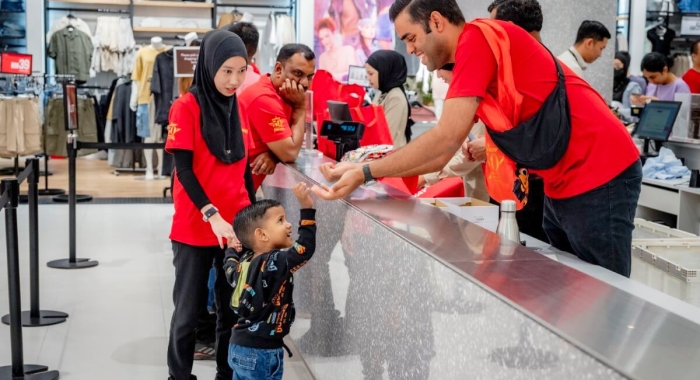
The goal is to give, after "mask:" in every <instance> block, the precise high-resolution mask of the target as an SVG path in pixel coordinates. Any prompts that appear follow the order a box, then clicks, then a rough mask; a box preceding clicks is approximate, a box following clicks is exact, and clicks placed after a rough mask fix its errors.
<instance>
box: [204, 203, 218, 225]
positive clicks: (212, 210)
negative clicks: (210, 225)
mask: <svg viewBox="0 0 700 380" xmlns="http://www.w3.org/2000/svg"><path fill="white" fill-rule="evenodd" d="M217 212H219V209H217V208H216V207H214V206H211V207H209V208H208V209H207V211H204V221H205V222H208V221H209V219H211V217H212V216H214V215H215V214H216V213H217Z"/></svg>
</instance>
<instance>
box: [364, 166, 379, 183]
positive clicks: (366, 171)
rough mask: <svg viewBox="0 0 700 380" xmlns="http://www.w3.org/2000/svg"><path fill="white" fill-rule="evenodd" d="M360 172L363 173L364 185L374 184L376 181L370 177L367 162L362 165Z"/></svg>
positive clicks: (370, 173)
mask: <svg viewBox="0 0 700 380" xmlns="http://www.w3.org/2000/svg"><path fill="white" fill-rule="evenodd" d="M362 173H364V175H365V185H374V184H375V183H376V182H377V181H376V179H375V178H374V177H372V172H371V171H370V170H369V164H364V165H362Z"/></svg>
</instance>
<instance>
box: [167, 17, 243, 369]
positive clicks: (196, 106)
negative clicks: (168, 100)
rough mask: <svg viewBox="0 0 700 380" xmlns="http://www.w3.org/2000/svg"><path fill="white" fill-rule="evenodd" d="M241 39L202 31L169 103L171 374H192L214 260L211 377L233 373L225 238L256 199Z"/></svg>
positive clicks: (231, 242) (232, 243)
mask: <svg viewBox="0 0 700 380" xmlns="http://www.w3.org/2000/svg"><path fill="white" fill-rule="evenodd" d="M247 59H248V54H247V52H246V50H245V45H244V44H243V41H241V39H240V38H239V37H238V36H236V35H235V34H233V33H231V32H229V31H225V30H213V31H210V32H208V33H207V34H206V35H204V39H203V40H202V47H201V50H200V53H199V59H198V61H197V68H196V70H195V73H194V85H193V86H192V88H190V91H189V92H188V93H187V94H185V95H183V96H182V97H180V98H179V99H177V100H176V101H175V102H174V103H173V105H172V107H171V109H170V117H169V121H170V125H169V127H168V137H167V139H166V146H165V148H166V150H167V151H168V152H170V153H171V154H173V156H174V157H175V170H176V176H175V182H174V185H173V203H174V206H175V214H174V215H173V221H172V228H171V232H170V240H171V241H172V248H173V254H174V258H173V265H174V267H175V284H174V285H173V302H174V304H175V310H174V311H173V315H172V321H171V324H170V339H169V343H168V354H167V358H168V360H167V361H168V369H169V372H170V376H169V379H170V380H191V379H192V378H194V376H192V364H193V360H194V350H195V329H196V328H197V323H198V321H197V317H198V316H199V314H200V312H201V310H202V306H203V305H206V302H207V279H208V277H209V271H210V269H211V268H212V262H213V263H214V267H215V268H216V271H217V276H216V285H215V290H214V299H215V303H216V313H217V328H216V333H217V339H216V341H217V343H218V346H217V348H216V355H217V358H216V359H217V360H216V363H217V366H216V367H217V368H216V369H217V376H216V379H217V380H228V379H231V378H232V377H233V373H232V371H231V368H230V367H229V364H228V341H229V339H230V337H231V326H232V325H233V324H235V323H236V317H235V314H234V313H233V311H232V310H231V308H229V307H228V305H229V303H230V300H231V295H232V293H233V291H232V289H231V287H230V286H229V285H228V283H226V276H225V274H224V271H223V260H224V245H228V246H229V247H233V248H235V249H238V250H241V249H242V247H241V245H240V242H239V241H238V239H237V238H236V235H235V234H234V232H233V226H232V222H233V218H234V216H235V215H236V214H237V213H238V212H239V211H240V210H242V209H243V208H244V207H246V206H248V205H250V204H251V203H252V201H254V200H255V194H254V192H253V191H252V185H253V183H252V176H251V170H250V167H249V166H248V159H247V158H248V157H247V156H248V146H249V142H250V137H249V134H248V128H246V127H245V123H244V122H243V121H242V120H241V118H240V116H239V112H238V103H237V102H236V96H235V94H236V89H237V88H238V86H239V85H240V84H241V83H243V80H244V79H245V74H246V69H247V65H248V62H247Z"/></svg>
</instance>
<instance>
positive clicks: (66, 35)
mask: <svg viewBox="0 0 700 380" xmlns="http://www.w3.org/2000/svg"><path fill="white" fill-rule="evenodd" d="M92 52H93V46H92V41H91V38H90V36H89V35H87V34H85V33H83V32H81V31H80V30H78V29H77V28H74V27H72V26H68V27H66V28H64V29H63V30H61V31H59V32H56V33H54V34H53V35H52V36H51V41H50V42H49V48H48V52H47V54H48V55H49V57H51V58H53V59H55V60H56V74H61V75H75V80H76V81H79V82H87V81H88V80H89V79H90V63H91V62H92Z"/></svg>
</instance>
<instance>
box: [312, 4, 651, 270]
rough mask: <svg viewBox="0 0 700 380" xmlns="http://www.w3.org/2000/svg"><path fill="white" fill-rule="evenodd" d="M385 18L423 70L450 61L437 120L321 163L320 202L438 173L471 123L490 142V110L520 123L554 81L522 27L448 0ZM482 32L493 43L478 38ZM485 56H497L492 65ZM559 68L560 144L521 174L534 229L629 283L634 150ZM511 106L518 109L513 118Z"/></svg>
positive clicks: (586, 91) (397, 7) (594, 100)
mask: <svg viewBox="0 0 700 380" xmlns="http://www.w3.org/2000/svg"><path fill="white" fill-rule="evenodd" d="M390 15H391V18H392V20H393V21H394V25H395V28H396V32H397V34H398V36H399V37H400V38H401V39H402V40H404V41H405V42H406V46H407V50H408V52H409V53H410V54H414V55H416V56H418V57H420V58H421V61H422V63H423V64H425V65H426V66H427V67H428V69H429V70H430V71H433V70H436V69H438V68H440V67H442V66H443V65H444V64H446V63H449V62H454V63H455V67H454V73H453V82H452V85H451V86H450V90H449V92H448V96H447V100H446V102H445V112H444V115H443V117H442V118H441V119H440V121H439V122H438V124H437V126H436V127H435V128H433V129H431V130H429V131H428V132H426V133H424V134H423V135H421V136H420V137H418V138H417V139H416V140H414V141H412V142H411V143H409V144H408V145H406V146H405V147H403V148H401V149H399V150H397V151H396V152H395V153H393V154H391V155H389V156H387V157H385V158H383V159H381V160H377V161H372V162H371V163H368V164H362V163H361V164H351V163H339V164H324V165H322V166H321V168H320V169H321V171H322V172H323V174H324V176H325V177H326V179H328V180H329V181H334V180H338V182H337V183H335V184H334V185H333V186H332V187H330V188H329V187H326V186H322V187H314V189H313V190H314V192H315V193H316V194H317V195H319V196H320V197H322V198H324V199H329V200H330V199H340V198H345V197H347V196H348V195H350V193H352V192H353V191H354V190H355V189H357V188H358V187H359V186H360V185H362V184H363V183H366V182H369V181H372V180H373V179H375V178H382V177H403V176H412V175H420V174H425V173H430V172H433V171H437V170H440V169H441V168H443V167H444V165H445V164H446V163H447V162H448V161H449V160H450V159H451V158H452V156H453V155H454V153H455V152H456V151H457V149H459V148H460V146H461V145H462V142H463V141H464V140H465V139H466V137H467V135H468V133H469V131H470V130H471V128H472V126H473V124H474V119H475V116H479V118H481V119H484V120H485V121H486V125H487V126H489V127H488V128H487V131H488V133H489V135H490V136H491V137H492V138H493V135H494V133H493V130H492V129H493V123H489V122H488V120H489V119H497V118H495V117H494V110H495V112H496V113H497V114H498V115H499V116H502V117H504V118H505V119H504V118H501V119H500V120H506V121H507V122H508V123H510V124H512V125H515V126H517V125H520V124H521V123H523V122H524V121H528V120H529V119H530V118H531V117H532V116H534V115H535V114H536V113H538V111H539V110H540V108H541V107H542V105H543V104H544V102H545V100H546V99H547V98H548V97H549V96H550V94H552V92H553V91H554V90H555V89H556V88H557V84H558V83H559V79H558V74H557V65H556V64H555V62H557V61H555V58H554V57H553V56H552V54H551V53H550V52H549V51H548V50H547V49H545V48H544V47H543V46H542V45H541V44H540V43H539V42H538V41H537V40H535V39H534V38H533V37H532V36H530V35H529V34H528V33H527V32H526V31H525V30H523V29H522V28H520V27H518V26H515V25H514V24H512V23H509V22H503V21H486V20H476V21H473V22H471V23H466V22H465V20H464V16H463V15H462V13H461V11H460V9H459V7H458V5H457V3H456V1H455V0H397V1H396V2H395V3H394V5H393V6H392V8H391V11H390ZM482 30H487V31H492V32H493V33H490V35H491V36H494V35H495V36H500V39H499V38H494V37H490V38H487V36H486V35H485V34H484V32H482ZM494 51H497V52H499V53H500V54H498V57H499V58H498V59H497V58H496V55H495V54H494ZM508 58H510V60H511V61H512V63H513V64H512V65H510V66H511V67H512V75H513V81H514V86H511V88H513V87H514V88H517V89H518V90H517V91H515V90H512V91H513V92H516V93H510V94H508V95H509V99H506V100H510V102H507V101H504V100H503V99H504V98H508V97H505V96H501V97H498V89H499V88H502V86H506V85H507V82H502V80H501V79H499V78H502V77H506V76H505V75H507V74H504V73H503V72H500V73H499V67H505V66H507V65H501V64H502V63H503V62H504V61H505V60H506V59H508ZM559 66H560V67H562V69H563V71H564V74H565V91H566V96H567V98H568V105H569V107H568V108H569V114H570V121H571V123H570V138H569V141H568V144H567V142H566V141H564V144H562V145H563V146H566V150H565V151H563V156H562V157H561V158H560V159H558V161H556V164H555V165H554V166H553V167H551V168H548V169H544V170H532V171H531V172H532V173H534V174H537V175H539V176H540V177H542V178H543V181H544V184H545V195H546V199H545V211H544V223H543V227H544V230H545V231H546V233H547V236H548V237H549V239H550V242H551V243H552V245H553V246H554V247H555V248H557V249H560V250H563V251H567V252H570V253H573V254H575V255H577V256H578V257H579V258H580V259H582V260H584V261H586V262H589V263H592V264H596V265H600V266H602V267H605V268H607V269H609V270H611V271H614V272H616V273H619V274H621V275H623V276H627V277H629V275H630V269H631V241H632V231H633V229H634V222H633V221H634V214H635V210H636V206H637V200H638V198H639V193H640V190H641V181H642V171H641V163H640V161H639V151H638V150H637V148H636V146H635V145H634V143H633V141H632V139H631V137H630V136H629V133H628V132H627V130H626V129H625V128H624V126H623V125H622V124H621V122H620V121H619V120H617V119H616V118H615V116H614V115H613V114H612V113H611V112H610V111H609V109H608V107H607V105H606V103H605V100H603V98H602V97H600V95H598V93H597V92H596V91H595V90H594V89H593V88H591V87H590V85H588V84H587V83H586V82H585V81H584V80H583V79H581V78H580V77H578V76H577V75H576V74H574V73H573V72H572V71H571V70H570V69H568V68H566V67H563V65H561V64H559ZM533 67H537V68H538V70H537V71H534V70H532V68H533ZM513 99H516V100H513ZM517 99H521V100H522V101H521V102H518V101H517ZM485 104H491V105H493V104H495V106H494V107H485V106H484V105H485ZM518 107H519V112H516V111H514V110H517V109H518ZM487 108H488V109H487ZM567 119H568V118H567ZM503 129H504V128H501V130H503ZM506 129H507V128H506ZM517 149H519V152H518V153H519V154H523V155H528V154H530V151H531V148H530V147H529V146H519V147H517ZM490 156H491V155H490V154H489V155H487V161H488V160H489V158H490ZM489 190H491V189H489Z"/></svg>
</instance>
